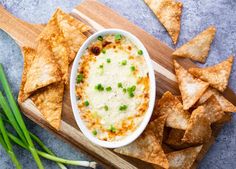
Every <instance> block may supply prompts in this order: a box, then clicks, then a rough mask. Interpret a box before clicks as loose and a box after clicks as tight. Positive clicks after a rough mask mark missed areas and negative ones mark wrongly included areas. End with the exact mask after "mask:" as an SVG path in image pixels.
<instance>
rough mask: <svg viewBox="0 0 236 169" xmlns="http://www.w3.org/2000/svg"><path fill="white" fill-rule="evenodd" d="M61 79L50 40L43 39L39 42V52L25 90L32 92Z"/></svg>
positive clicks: (30, 70) (28, 74)
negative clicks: (49, 43) (50, 46)
mask: <svg viewBox="0 0 236 169" xmlns="http://www.w3.org/2000/svg"><path fill="white" fill-rule="evenodd" d="M60 80H61V72H60V69H59V67H58V64H57V63H56V62H55V60H54V58H53V53H52V51H51V49H50V48H49V45H48V42H47V41H45V40H41V41H40V42H39V44H38V48H37V54H36V56H35V58H34V61H33V62H32V65H31V67H30V69H29V71H28V73H27V78H26V83H25V87H24V92H25V93H31V92H34V91H36V90H37V89H39V88H42V87H45V86H48V85H50V84H52V83H54V82H58V81H60Z"/></svg>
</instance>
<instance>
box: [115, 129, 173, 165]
mask: <svg viewBox="0 0 236 169" xmlns="http://www.w3.org/2000/svg"><path fill="white" fill-rule="evenodd" d="M114 151H115V152H117V153H120V154H123V155H126V156H131V157H134V158H138V159H140V160H143V161H146V162H149V163H152V164H156V165H159V166H161V167H163V168H168V167H169V165H168V161H167V159H166V155H165V153H164V151H163V149H162V147H161V145H160V143H159V141H158V140H157V139H156V137H155V135H154V133H153V132H152V131H150V130H146V131H145V132H144V133H143V134H142V135H141V136H140V137H139V138H138V139H137V140H135V141H134V142H132V143H131V144H129V145H127V146H124V147H120V148H116V149H114Z"/></svg>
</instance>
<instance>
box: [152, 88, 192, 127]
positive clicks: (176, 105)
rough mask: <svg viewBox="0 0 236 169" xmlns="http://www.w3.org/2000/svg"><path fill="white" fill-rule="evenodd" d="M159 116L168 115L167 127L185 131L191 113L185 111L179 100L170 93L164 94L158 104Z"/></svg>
mask: <svg viewBox="0 0 236 169" xmlns="http://www.w3.org/2000/svg"><path fill="white" fill-rule="evenodd" d="M157 107H158V109H157V112H156V113H158V115H160V116H162V115H167V119H166V126H167V127H172V128H177V129H183V130H185V129H186V128H187V126H188V120H189V117H190V114H189V112H187V111H185V110H184V109H183V105H182V104H181V102H180V101H179V99H178V98H177V97H176V96H174V95H172V94H171V93H170V92H169V91H167V92H166V93H164V94H163V96H162V98H161V99H160V100H159V101H158V104H157Z"/></svg>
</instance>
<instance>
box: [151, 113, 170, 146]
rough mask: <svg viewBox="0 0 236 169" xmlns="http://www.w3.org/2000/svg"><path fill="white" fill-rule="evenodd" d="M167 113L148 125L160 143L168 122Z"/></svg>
mask: <svg viewBox="0 0 236 169" xmlns="http://www.w3.org/2000/svg"><path fill="white" fill-rule="evenodd" d="M166 118H167V115H162V116H159V117H158V118H156V119H155V120H154V121H152V122H150V123H149V124H148V126H147V128H148V129H150V130H152V131H153V133H154V135H155V136H156V138H157V139H158V141H159V142H160V144H162V140H163V132H164V127H165V123H166Z"/></svg>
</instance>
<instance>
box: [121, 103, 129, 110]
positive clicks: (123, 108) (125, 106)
mask: <svg viewBox="0 0 236 169" xmlns="http://www.w3.org/2000/svg"><path fill="white" fill-rule="evenodd" d="M127 108H128V106H127V105H125V104H124V105H121V106H120V108H119V110H120V111H125V110H127Z"/></svg>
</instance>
